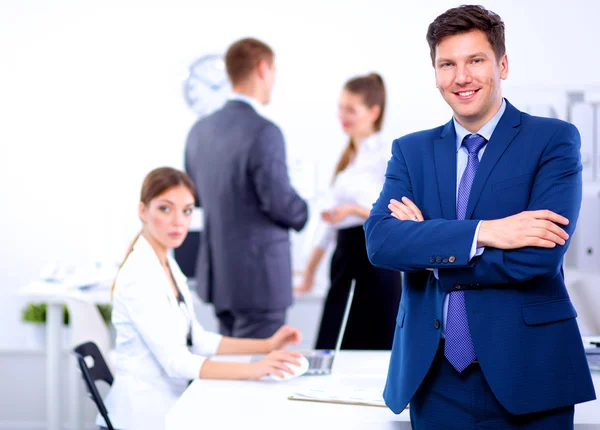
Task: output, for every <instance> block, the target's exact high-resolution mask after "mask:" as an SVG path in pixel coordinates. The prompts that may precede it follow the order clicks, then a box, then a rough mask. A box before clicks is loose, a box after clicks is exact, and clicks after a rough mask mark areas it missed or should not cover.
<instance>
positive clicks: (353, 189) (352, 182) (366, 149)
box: [316, 133, 392, 249]
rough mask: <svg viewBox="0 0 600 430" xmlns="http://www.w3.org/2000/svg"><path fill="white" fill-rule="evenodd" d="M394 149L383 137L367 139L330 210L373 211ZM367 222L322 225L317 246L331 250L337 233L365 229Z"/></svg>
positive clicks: (336, 186) (340, 180)
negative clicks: (354, 208) (359, 208)
mask: <svg viewBox="0 0 600 430" xmlns="http://www.w3.org/2000/svg"><path fill="white" fill-rule="evenodd" d="M391 148H392V147H391V143H390V142H388V141H387V140H385V139H383V138H382V136H381V133H374V134H372V135H371V136H369V137H367V138H366V139H364V140H363V141H362V142H361V143H360V145H359V147H358V151H357V153H356V156H355V157H354V160H352V161H351V162H350V164H348V166H347V167H346V168H345V169H344V170H343V171H341V172H340V173H339V174H338V175H337V177H336V178H335V182H334V183H333V185H332V186H331V188H330V191H329V194H328V197H327V199H326V200H327V202H326V209H333V208H335V207H337V206H340V205H342V204H352V205H358V206H362V207H364V208H367V209H369V210H370V209H371V207H372V206H373V203H375V200H377V197H378V196H379V193H380V192H381V190H382V188H383V182H384V180H385V170H386V167H387V162H388V161H389V159H390V157H391V155H392V151H391ZM364 222H365V219H364V218H363V217H361V216H358V215H349V216H347V217H346V218H344V219H343V220H341V221H340V222H338V223H335V224H331V223H326V222H324V221H321V225H320V226H319V228H320V234H319V235H318V237H317V245H316V246H317V247H318V248H321V249H327V247H328V246H329V245H330V244H331V243H333V242H334V241H335V238H336V232H337V230H339V229H343V228H349V227H357V226H361V225H363V224H364Z"/></svg>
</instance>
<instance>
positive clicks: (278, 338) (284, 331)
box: [267, 325, 302, 351]
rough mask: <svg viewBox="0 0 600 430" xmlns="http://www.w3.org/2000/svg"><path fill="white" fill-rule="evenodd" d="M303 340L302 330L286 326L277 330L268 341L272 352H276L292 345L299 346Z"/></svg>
mask: <svg viewBox="0 0 600 430" xmlns="http://www.w3.org/2000/svg"><path fill="white" fill-rule="evenodd" d="M301 339H302V335H301V334H300V330H298V329H297V328H295V327H290V326H289V325H284V326H282V327H281V328H280V329H279V330H277V332H275V334H274V335H273V336H271V337H270V338H269V339H267V341H268V342H269V346H270V347H271V351H275V350H279V349H284V348H285V347H286V346H288V345H289V344H290V343H291V344H294V345H298V344H299V343H300V340H301Z"/></svg>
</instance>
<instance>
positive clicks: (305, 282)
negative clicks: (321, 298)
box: [294, 271, 315, 294]
mask: <svg viewBox="0 0 600 430" xmlns="http://www.w3.org/2000/svg"><path fill="white" fill-rule="evenodd" d="M314 284H315V274H314V273H310V272H309V271H306V272H304V276H302V282H301V283H300V285H298V286H296V287H294V292H295V293H298V294H306V293H308V292H309V291H310V290H312V288H313V285H314Z"/></svg>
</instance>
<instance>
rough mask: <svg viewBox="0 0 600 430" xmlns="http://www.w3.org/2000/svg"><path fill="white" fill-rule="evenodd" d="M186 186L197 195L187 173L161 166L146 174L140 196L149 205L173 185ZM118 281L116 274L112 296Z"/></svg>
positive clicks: (136, 237)
mask: <svg viewBox="0 0 600 430" xmlns="http://www.w3.org/2000/svg"><path fill="white" fill-rule="evenodd" d="M177 186H184V187H185V188H187V189H188V190H189V191H190V193H192V195H193V196H195V195H196V190H195V189H194V183H193V182H192V180H191V179H190V177H189V176H188V175H187V174H186V173H185V172H182V171H180V170H177V169H173V168H172V167H159V168H158V169H154V170H153V171H151V172H150V173H148V174H147V175H146V178H145V179H144V183H143V184H142V193H141V196H140V201H141V202H142V203H144V205H146V206H148V204H150V202H151V201H152V200H153V199H155V198H156V197H158V196H160V195H161V194H163V193H164V192H166V191H168V190H170V189H171V188H173V187H177ZM141 234H142V231H141V230H140V232H139V233H138V234H137V235H136V236H135V238H134V239H133V241H132V242H131V244H130V245H129V249H128V250H127V254H125V258H124V259H123V262H122V263H121V264H120V265H119V269H118V271H117V275H118V274H119V271H120V270H121V268H122V267H123V265H124V264H125V262H126V261H127V258H128V257H129V255H130V254H131V252H132V251H133V247H134V245H135V243H136V242H137V240H138V239H139V237H140V236H141ZM116 282H117V279H116V276H115V280H114V281H113V284H112V286H111V288H110V296H111V298H112V295H113V293H114V291H115V284H116Z"/></svg>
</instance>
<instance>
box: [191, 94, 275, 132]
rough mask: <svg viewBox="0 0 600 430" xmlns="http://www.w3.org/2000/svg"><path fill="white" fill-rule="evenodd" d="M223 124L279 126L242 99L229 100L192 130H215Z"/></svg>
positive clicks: (258, 126) (257, 127)
mask: <svg viewBox="0 0 600 430" xmlns="http://www.w3.org/2000/svg"><path fill="white" fill-rule="evenodd" d="M223 124H231V125H233V124H235V125H237V126H239V127H249V128H254V129H258V130H261V129H263V128H264V127H272V128H275V129H277V130H279V127H278V126H277V125H276V124H275V123H274V122H273V121H271V120H269V119H268V118H265V117H264V116H262V115H260V114H259V113H258V112H256V110H254V108H253V107H252V106H250V105H249V104H247V103H245V102H241V101H235V100H234V101H229V102H227V103H226V104H225V105H224V106H223V107H222V108H220V109H218V110H216V111H215V112H213V113H211V114H210V115H207V116H205V117H203V118H200V119H199V120H198V121H196V123H195V124H194V125H193V126H192V130H214V128H215V127H221V126H222V125H223Z"/></svg>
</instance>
